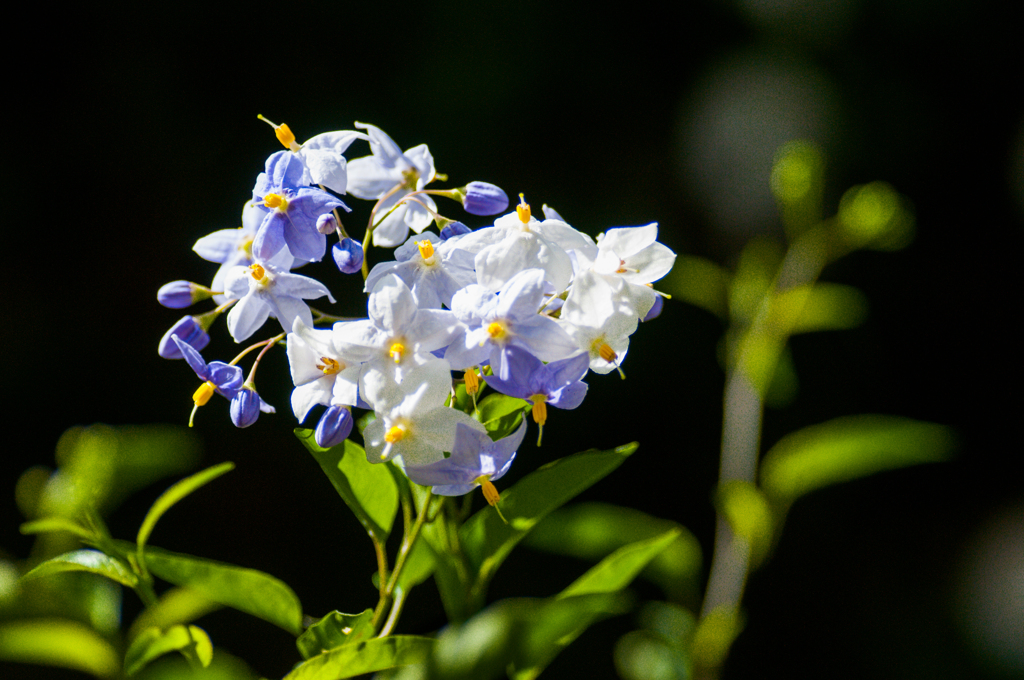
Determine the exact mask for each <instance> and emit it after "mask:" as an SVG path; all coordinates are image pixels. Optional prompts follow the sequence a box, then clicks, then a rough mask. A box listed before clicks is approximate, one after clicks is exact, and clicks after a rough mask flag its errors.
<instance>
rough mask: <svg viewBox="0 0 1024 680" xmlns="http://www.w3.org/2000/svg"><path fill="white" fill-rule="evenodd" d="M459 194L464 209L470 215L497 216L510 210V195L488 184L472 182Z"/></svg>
mask: <svg viewBox="0 0 1024 680" xmlns="http://www.w3.org/2000/svg"><path fill="white" fill-rule="evenodd" d="M459 192H460V193H462V194H463V197H462V207H463V209H465V211H466V212H468V213H469V214H470V215H497V214H498V213H501V212H505V211H506V210H507V209H508V195H507V194H506V193H505V192H504V191H502V190H501V188H500V187H496V186H494V185H493V184H489V183H488V182H470V183H469V184H467V185H466V186H464V187H462V188H461V189H460V190H459Z"/></svg>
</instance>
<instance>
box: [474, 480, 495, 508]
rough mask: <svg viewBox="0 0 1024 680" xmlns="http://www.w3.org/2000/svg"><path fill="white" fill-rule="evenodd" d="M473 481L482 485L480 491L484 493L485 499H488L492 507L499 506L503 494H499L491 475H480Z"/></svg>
mask: <svg viewBox="0 0 1024 680" xmlns="http://www.w3.org/2000/svg"><path fill="white" fill-rule="evenodd" d="M473 481H475V482H476V483H477V484H479V485H480V490H481V491H483V492H484V498H485V499H487V502H488V503H489V504H490V505H497V504H498V501H500V500H501V494H499V493H498V489H497V488H495V486H494V484H492V483H491V480H490V477H489V475H480V476H479V477H477V478H476V479H475V480H473Z"/></svg>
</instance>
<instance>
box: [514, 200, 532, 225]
mask: <svg viewBox="0 0 1024 680" xmlns="http://www.w3.org/2000/svg"><path fill="white" fill-rule="evenodd" d="M516 214H517V215H519V221H520V222H522V223H523V224H529V223H530V204H529V203H527V202H526V198H525V197H524V196H523V195H522V194H519V205H517V206H516Z"/></svg>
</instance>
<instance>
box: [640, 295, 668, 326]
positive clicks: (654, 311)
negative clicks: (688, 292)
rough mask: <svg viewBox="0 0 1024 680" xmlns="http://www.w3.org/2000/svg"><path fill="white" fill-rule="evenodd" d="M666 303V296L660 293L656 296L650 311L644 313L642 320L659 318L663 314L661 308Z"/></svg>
mask: <svg viewBox="0 0 1024 680" xmlns="http://www.w3.org/2000/svg"><path fill="white" fill-rule="evenodd" d="M664 305H665V298H663V297H661V296H660V295H658V296H657V297H655V298H654V304H653V305H651V309H650V311H648V312H647V314H645V315H644V318H643V319H641V321H650V320H651V319H657V318H658V316H659V315H661V308H662V307H663V306H664Z"/></svg>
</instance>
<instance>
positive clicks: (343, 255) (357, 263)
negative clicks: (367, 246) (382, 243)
mask: <svg viewBox="0 0 1024 680" xmlns="http://www.w3.org/2000/svg"><path fill="white" fill-rule="evenodd" d="M331 255H333V256H334V263H335V264H336V265H338V269H340V270H341V272H342V273H343V274H355V273H356V272H357V271H359V270H360V269H362V267H363V246H362V244H360V243H359V242H358V241H356V240H355V239H352V238H347V237H346V238H343V239H341V242H340V243H335V244H334V247H333V248H331Z"/></svg>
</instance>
